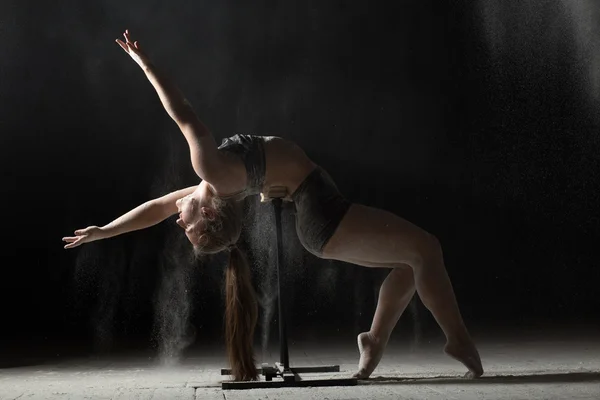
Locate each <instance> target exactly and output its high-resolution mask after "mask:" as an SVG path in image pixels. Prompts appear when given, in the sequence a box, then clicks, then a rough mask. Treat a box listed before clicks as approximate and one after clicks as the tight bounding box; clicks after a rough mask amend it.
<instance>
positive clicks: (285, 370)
mask: <svg viewBox="0 0 600 400" xmlns="http://www.w3.org/2000/svg"><path fill="white" fill-rule="evenodd" d="M271 202H272V204H273V210H274V212H275V225H276V231H277V257H276V263H277V286H278V295H279V296H278V297H279V298H278V307H279V362H276V363H275V365H274V366H269V365H268V364H263V365H262V368H259V369H258V373H259V374H261V375H263V376H264V380H258V381H226V382H223V383H222V384H221V387H222V388H223V389H260V388H281V387H310V386H354V385H356V384H357V379H356V378H337V379H302V377H301V376H300V375H299V374H301V373H322V372H339V371H340V366H339V365H320V366H311V367H290V357H289V353H288V342H287V330H286V329H287V327H286V320H285V301H284V298H283V296H284V291H283V290H282V286H283V277H282V274H281V264H282V260H283V244H282V231H281V209H282V200H281V198H273V199H271ZM221 375H231V370H230V369H221ZM273 378H276V379H273Z"/></svg>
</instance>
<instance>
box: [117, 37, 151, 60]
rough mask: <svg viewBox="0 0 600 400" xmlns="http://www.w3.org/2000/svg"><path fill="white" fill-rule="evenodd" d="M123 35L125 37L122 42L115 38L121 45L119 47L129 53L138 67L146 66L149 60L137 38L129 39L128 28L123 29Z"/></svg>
mask: <svg viewBox="0 0 600 400" xmlns="http://www.w3.org/2000/svg"><path fill="white" fill-rule="evenodd" d="M123 37H124V38H125V42H123V41H122V40H121V39H117V40H116V42H117V43H118V44H119V46H121V48H122V49H123V50H125V51H126V52H127V54H129V55H130V56H131V58H133V61H135V62H136V63H137V64H138V65H139V66H140V67H142V68H144V67H145V66H147V65H148V64H149V62H150V60H149V59H148V56H146V55H145V54H144V52H143V51H142V49H141V48H140V44H139V42H138V41H137V40H136V41H132V40H131V35H130V34H129V29H126V30H125V33H124V34H123Z"/></svg>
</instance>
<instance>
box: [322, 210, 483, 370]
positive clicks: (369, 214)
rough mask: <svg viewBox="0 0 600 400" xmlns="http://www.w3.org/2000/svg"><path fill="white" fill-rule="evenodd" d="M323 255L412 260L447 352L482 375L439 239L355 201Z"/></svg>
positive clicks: (397, 261) (351, 259) (421, 292)
mask: <svg viewBox="0 0 600 400" xmlns="http://www.w3.org/2000/svg"><path fill="white" fill-rule="evenodd" d="M323 257H324V258H330V259H336V260H341V261H346V262H355V263H356V260H362V261H363V263H362V265H368V264H396V265H397V264H408V265H409V266H410V267H412V271H413V274H414V278H415V285H416V290H417V292H418V293H419V296H420V298H421V300H422V301H423V304H424V305H425V306H426V307H427V308H428V309H429V310H430V311H431V313H432V314H433V316H434V318H435V319H436V321H437V322H438V324H439V325H440V327H441V328H442V330H443V331H444V334H445V335H446V346H445V348H444V350H445V352H446V353H447V354H448V355H450V356H451V357H453V358H455V359H457V360H458V361H460V362H462V363H463V364H464V365H465V366H466V367H467V368H468V369H469V373H468V374H467V376H469V377H478V376H481V375H482V374H483V368H482V366H481V360H480V358H479V354H478V352H477V349H476V347H475V345H474V344H473V341H472V340H471V337H470V335H469V333H468V331H467V328H466V327H465V325H464V322H463V319H462V316H461V314H460V311H459V308H458V304H457V302H456V297H455V296H454V290H453V288H452V284H451V282H450V279H449V277H448V274H447V272H446V268H445V266H444V261H443V255H442V250H441V247H440V245H439V243H438V242H437V240H436V239H435V238H434V237H433V236H432V235H430V234H428V233H427V232H425V231H423V230H422V229H420V228H419V227H417V226H415V225H413V224H411V223H410V222H408V221H406V220H404V219H402V218H400V217H398V216H397V215H394V214H392V213H390V212H387V211H384V210H380V209H376V208H372V207H366V206H363V205H358V204H355V205H353V206H352V207H351V208H350V210H349V211H348V213H347V214H346V216H345V217H344V219H343V220H342V222H341V223H340V225H339V227H338V229H337V231H336V233H335V234H334V235H333V237H332V238H331V239H330V240H329V242H328V243H327V245H326V246H325V249H324V251H323ZM394 324H395V322H394Z"/></svg>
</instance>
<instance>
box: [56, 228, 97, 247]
mask: <svg viewBox="0 0 600 400" xmlns="http://www.w3.org/2000/svg"><path fill="white" fill-rule="evenodd" d="M74 233H75V236H67V237H64V238H62V240H63V242H67V244H66V245H65V249H72V248H73V247H77V246H79V245H80V244H83V243H89V242H93V241H94V240H100V239H103V238H104V235H103V233H104V232H103V230H102V228H99V227H97V226H88V227H87V228H85V229H78V230H76V231H75V232H74Z"/></svg>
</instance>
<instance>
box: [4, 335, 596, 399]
mask: <svg viewBox="0 0 600 400" xmlns="http://www.w3.org/2000/svg"><path fill="white" fill-rule="evenodd" d="M340 343H342V344H340ZM478 345H479V348H480V353H481V356H482V359H483V361H484V367H485V369H486V373H485V375H484V377H483V378H481V379H479V380H476V381H468V380H463V379H461V378H460V376H461V375H462V374H463V373H464V369H463V367H462V365H460V364H459V363H457V362H455V361H454V360H452V359H450V358H448V357H446V356H445V355H444V354H442V353H441V343H437V342H436V343H424V344H422V345H420V346H419V347H418V349H416V350H415V349H413V350H411V349H410V346H409V345H408V344H407V343H406V342H405V341H398V342H394V343H391V344H390V346H389V347H388V351H387V353H386V355H385V356H384V358H383V360H382V362H381V364H380V366H379V367H378V368H377V369H376V371H375V373H374V374H373V379H370V380H366V381H359V384H358V385H357V386H352V387H322V388H316V387H315V388H283V389H253V390H221V387H220V383H221V381H222V379H223V377H221V376H220V373H219V371H220V368H221V367H224V366H226V365H225V359H224V357H223V353H222V349H215V348H213V349H209V348H204V349H202V348H197V349H195V350H194V351H193V352H191V354H188V355H187V356H186V357H185V358H184V359H182V360H180V361H179V362H178V363H177V364H176V365H174V366H164V365H161V364H160V363H158V362H156V361H155V360H154V359H153V358H152V357H149V355H148V354H146V355H143V354H138V355H130V356H126V357H125V356H122V357H113V358H97V357H95V358H80V359H69V360H63V361H59V362H44V363H37V365H30V366H22V367H13V368H8V367H6V368H2V369H0V399H2V400H4V399H20V400H21V399H139V400H142V399H188V400H192V399H206V400H217V399H218V400H223V399H226V400H235V399H246V398H250V399H269V400H271V399H511V400H514V399H600V336H596V335H587V336H583V335H580V334H571V335H562V336H560V335H558V336H557V335H553V336H552V337H548V336H544V335H543V334H541V335H538V337H536V338H532V337H525V336H521V337H519V336H514V337H513V338H511V339H510V340H509V339H506V338H503V339H492V338H488V339H486V340H483V339H479V340H478ZM261 358H262V357H261ZM266 358H268V359H269V360H272V361H276V360H277V358H278V353H277V351H276V349H275V351H273V352H272V353H271V354H267V357H266ZM290 360H291V364H292V366H294V365H296V366H303V365H326V364H339V365H340V368H341V371H342V372H340V373H331V374H320V375H310V374H306V375H305V376H304V377H306V378H311V377H323V376H324V375H326V376H328V377H349V376H350V375H351V374H352V373H353V372H354V370H355V368H356V363H357V350H356V348H355V347H354V344H353V343H352V341H351V340H343V341H337V344H336V342H334V343H327V344H323V343H321V344H319V345H317V344H314V343H302V342H297V341H296V342H292V343H290ZM259 361H261V360H259ZM265 361H266V360H265Z"/></svg>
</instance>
